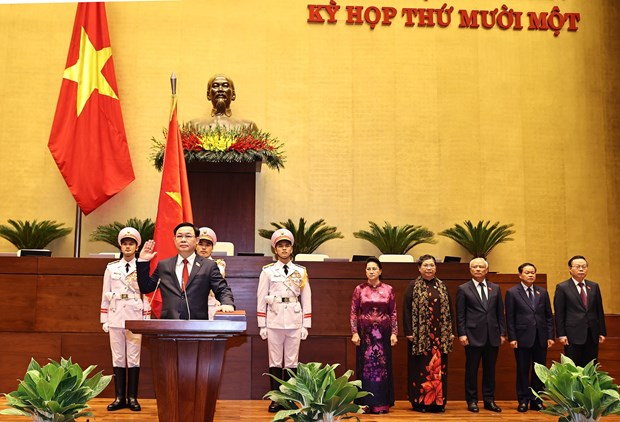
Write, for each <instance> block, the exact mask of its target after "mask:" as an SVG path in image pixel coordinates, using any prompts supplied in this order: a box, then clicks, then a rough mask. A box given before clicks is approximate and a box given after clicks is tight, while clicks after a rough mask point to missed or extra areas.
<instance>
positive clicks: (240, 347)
mask: <svg viewBox="0 0 620 422" xmlns="http://www.w3.org/2000/svg"><path fill="white" fill-rule="evenodd" d="M251 361H252V338H251V337H248V336H239V337H233V338H231V339H229V340H228V342H227V343H226V356H225V357H224V367H223V368H222V373H223V376H222V384H221V385H220V394H219V398H220V399H224V400H227V399H231V400H233V399H234V400H249V399H250V397H251V391H252V376H251V373H252V366H251V364H250V363H251Z"/></svg>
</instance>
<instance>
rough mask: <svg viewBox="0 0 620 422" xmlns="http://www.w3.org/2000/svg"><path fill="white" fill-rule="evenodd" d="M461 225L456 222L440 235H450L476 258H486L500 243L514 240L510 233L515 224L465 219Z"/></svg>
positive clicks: (512, 231)
mask: <svg viewBox="0 0 620 422" xmlns="http://www.w3.org/2000/svg"><path fill="white" fill-rule="evenodd" d="M463 224H464V225H463V226H461V225H460V224H455V225H454V227H451V228H449V229H446V230H444V231H442V232H441V233H439V235H440V236H445V237H449V238H450V239H452V240H454V241H455V242H456V243H458V244H459V245H461V246H462V247H464V248H465V249H466V250H467V252H469V253H470V254H472V255H473V257H474V258H485V259H486V257H487V256H488V255H489V253H491V251H492V250H493V248H495V247H496V246H497V245H499V244H500V243H504V242H508V241H510V240H514V239H513V238H511V237H510V235H512V234H514V233H515V231H514V230H510V228H511V227H512V226H514V224H502V225H500V224H499V221H496V222H495V223H493V224H491V222H490V221H482V220H480V221H478V224H476V225H475V226H474V224H473V223H472V222H471V221H469V220H465V222H464V223H463Z"/></svg>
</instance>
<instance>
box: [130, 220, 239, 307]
mask: <svg viewBox="0 0 620 422" xmlns="http://www.w3.org/2000/svg"><path fill="white" fill-rule="evenodd" d="M199 233H200V232H199V230H198V229H197V228H196V227H194V225H193V224H191V223H181V224H179V225H178V226H176V227H175V229H174V242H175V245H176V248H177V251H178V253H179V254H178V255H177V256H174V257H172V258H168V259H164V260H162V261H159V262H158V263H157V268H155V271H154V272H153V274H152V275H150V276H149V266H150V262H149V261H150V260H151V259H153V258H154V257H155V255H157V252H155V241H153V240H149V241H147V242H146V243H145V244H144V247H143V248H142V251H141V252H140V256H139V258H138V262H137V264H136V266H137V269H138V285H139V286H140V291H141V292H142V293H150V292H152V291H154V290H155V289H157V288H159V289H161V296H162V311H161V318H162V319H209V292H210V291H213V293H214V294H215V297H216V298H217V300H219V301H220V302H221V304H222V309H221V311H222V312H232V311H234V309H235V304H234V299H233V294H232V291H231V290H230V287H228V284H227V283H226V280H225V279H224V278H223V277H222V274H221V273H220V270H219V269H218V267H217V264H216V263H215V261H213V260H210V259H207V258H203V257H202V256H198V255H196V243H197V238H198V235H199Z"/></svg>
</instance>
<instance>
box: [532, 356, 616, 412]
mask: <svg viewBox="0 0 620 422" xmlns="http://www.w3.org/2000/svg"><path fill="white" fill-rule="evenodd" d="M598 368H599V365H598V364H595V363H594V360H593V361H592V362H590V363H588V364H587V365H586V366H585V367H584V368H582V367H580V366H577V365H575V363H574V362H573V361H572V359H570V358H568V357H566V356H564V355H562V356H561V359H560V362H559V363H558V362H553V364H552V365H551V368H547V367H545V366H544V365H541V364H539V363H536V364H535V367H534V370H535V371H536V375H538V378H540V380H541V381H542V383H543V384H544V390H543V391H540V392H536V391H534V395H535V396H536V397H538V398H539V399H541V400H543V404H544V405H545V406H546V408H545V409H543V410H541V412H542V413H546V414H548V415H553V416H558V417H559V419H558V422H594V421H598V420H599V419H600V418H601V417H603V416H607V415H620V396H619V395H618V386H617V385H616V384H614V382H613V381H614V380H613V378H612V377H610V376H609V374H607V372H604V371H600V370H599V369H598Z"/></svg>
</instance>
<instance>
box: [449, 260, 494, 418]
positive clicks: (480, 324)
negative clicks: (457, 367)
mask: <svg viewBox="0 0 620 422" xmlns="http://www.w3.org/2000/svg"><path fill="white" fill-rule="evenodd" d="M469 271H470V272H471V275H472V277H473V279H472V280H471V281H468V282H467V283H465V284H461V285H460V286H459V288H458V290H457V291H456V326H457V332H458V335H459V341H460V342H461V344H462V345H463V346H465V399H466V400H467V410H469V411H470V412H478V368H479V366H480V360H482V398H483V400H484V408H485V409H487V410H491V411H493V412H501V411H502V409H501V408H500V407H499V406H498V405H497V404H495V362H496V361H497V352H498V351H499V346H500V345H501V344H503V343H504V342H505V341H506V321H505V320H504V302H503V300H502V292H501V291H500V289H499V286H498V285H497V284H494V283H490V282H488V281H486V280H485V276H486V274H487V273H488V272H489V264H488V263H487V261H486V260H485V259H484V258H474V259H472V260H471V262H470V263H469Z"/></svg>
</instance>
